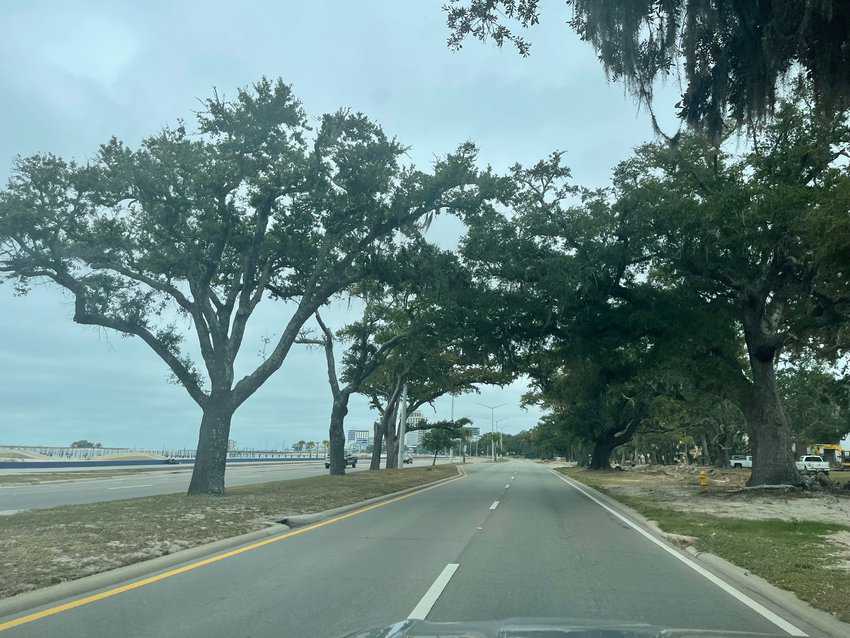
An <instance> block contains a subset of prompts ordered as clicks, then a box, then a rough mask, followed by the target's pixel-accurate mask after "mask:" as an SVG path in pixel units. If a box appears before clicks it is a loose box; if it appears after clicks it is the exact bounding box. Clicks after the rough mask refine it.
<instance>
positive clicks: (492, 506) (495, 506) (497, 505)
mask: <svg viewBox="0 0 850 638" xmlns="http://www.w3.org/2000/svg"><path fill="white" fill-rule="evenodd" d="M497 507H499V501H493V504H492V505H491V506H490V509H491V510H494V509H496V508H497Z"/></svg>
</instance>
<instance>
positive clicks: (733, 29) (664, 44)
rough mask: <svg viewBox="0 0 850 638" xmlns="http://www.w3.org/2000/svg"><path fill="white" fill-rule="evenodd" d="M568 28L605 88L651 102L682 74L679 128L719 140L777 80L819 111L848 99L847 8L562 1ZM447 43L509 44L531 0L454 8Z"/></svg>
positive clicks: (755, 111) (830, 2) (762, 108)
mask: <svg viewBox="0 0 850 638" xmlns="http://www.w3.org/2000/svg"><path fill="white" fill-rule="evenodd" d="M566 4H567V6H568V7H570V8H571V10H572V17H571V19H570V21H569V23H570V25H571V26H572V28H573V29H574V30H575V31H576V33H578V35H579V37H581V39H582V40H585V41H587V42H590V43H591V44H592V45H593V47H594V49H596V52H597V54H598V56H599V59H600V61H601V62H602V64H603V65H604V67H605V71H606V73H607V74H608V76H609V77H610V78H611V79H613V80H620V81H623V82H625V84H626V86H627V87H628V89H629V90H630V91H631V92H632V93H633V94H634V95H635V96H636V97H637V98H638V99H639V100H641V101H642V102H644V103H647V104H651V101H652V94H653V86H654V83H655V82H656V80H659V79H662V78H666V77H676V76H677V74H678V73H682V75H683V77H682V79H683V94H682V99H681V101H680V102H679V103H678V104H677V107H678V108H679V115H680V117H681V118H682V119H683V120H684V121H685V122H687V124H688V125H690V126H692V127H694V128H697V129H701V130H705V131H706V132H708V133H710V134H712V135H715V136H716V135H719V134H720V132H721V131H722V130H723V128H724V127H726V126H729V125H740V124H746V125H753V124H757V123H759V122H761V121H763V120H764V119H765V118H767V117H769V116H770V115H771V114H772V112H773V106H774V104H775V102H776V97H777V91H778V90H780V89H781V87H782V85H783V83H784V82H788V81H790V80H794V79H796V80H801V81H805V82H809V83H810V84H811V87H812V90H813V94H814V96H815V99H816V101H817V104H818V106H819V107H820V108H823V109H826V110H834V109H836V108H840V107H841V106H842V105H845V104H846V103H847V102H848V97H850V2H847V0H566ZM446 12H447V18H448V25H449V28H450V29H451V35H450V37H449V45H450V46H452V47H453V48H459V47H460V46H461V44H462V41H463V39H464V38H465V37H466V36H468V35H471V36H473V37H476V38H479V39H481V40H488V39H492V40H494V41H495V42H496V43H497V44H498V45H500V46H501V45H502V44H503V43H504V42H512V43H513V44H514V45H516V47H517V49H518V50H519V52H520V53H521V54H522V55H527V54H528V53H529V51H530V43H529V42H528V41H527V40H525V39H524V38H523V37H522V34H521V33H522V30H524V29H526V28H527V27H530V26H533V25H534V24H536V23H537V22H538V20H539V19H540V8H539V0H454V1H452V2H450V3H449V4H448V5H446Z"/></svg>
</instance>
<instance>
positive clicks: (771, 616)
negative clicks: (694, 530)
mask: <svg viewBox="0 0 850 638" xmlns="http://www.w3.org/2000/svg"><path fill="white" fill-rule="evenodd" d="M552 473H553V474H554V475H555V476H557V477H558V478H559V479H561V480H562V481H564V483H566V484H567V485H569V486H570V487H572V488H574V489H576V490H578V491H579V492H581V493H582V494H584V495H585V496H586V497H587V498H589V499H590V500H591V501H593V502H594V503H596V504H597V505H599V507H601V508H602V509H604V510H605V511H607V512H608V513H610V514H613V515H614V516H616V517H617V518H618V519H620V520H621V521H623V522H624V523H625V524H626V525H628V526H629V527H631V528H632V529H633V530H635V531H636V532H638V533H639V534H641V535H642V536H643V537H645V538H647V539H649V540H650V541H652V542H653V543H655V544H656V545H658V547H660V548H661V549H663V550H664V551H665V552H667V553H668V554H670V555H671V556H674V557H675V558H678V559H679V560H680V561H682V562H683V563H684V564H685V565H687V566H688V567H690V568H691V569H693V570H694V571H695V572H697V573H698V574H699V575H700V576H703V577H705V578H706V579H708V580H709V581H711V582H712V583H714V584H715V585H717V586H718V587H720V589H722V590H723V591H725V592H726V593H727V594H729V595H730V596H732V597H733V598H735V599H736V600H738V601H739V602H741V603H743V604H744V605H746V606H747V607H749V608H750V609H752V610H753V611H754V612H756V613H757V614H759V615H760V616H762V617H763V618H765V619H767V620H769V621H770V622H772V623H773V624H774V625H776V626H777V627H779V628H780V629H782V630H783V631H784V632H785V633H787V634H789V635H791V636H800V637H801V638H807V637H808V635H809V634H807V633H806V632H804V631H803V630H802V629H800V628H799V627H797V626H795V625H792V624H791V623H790V622H788V621H787V620H785V619H784V618H782V617H781V616H779V615H777V614H775V613H773V612H772V611H770V610H769V609H768V608H767V607H765V606H764V605H762V604H761V603H759V602H756V601H755V600H753V599H752V598H750V597H749V596H747V595H746V594H745V593H744V592H742V591H740V590H739V589H736V588H735V587H733V586H732V585H730V584H729V583H727V582H726V581H725V580H723V579H722V578H719V577H717V576H715V575H714V574H712V573H711V572H710V571H708V570H707V569H705V568H704V567H702V566H700V565H698V564H697V563H695V562H694V561H692V560H691V559H690V558H688V557H687V556H683V555H682V554H680V553H679V552H677V551H675V550H674V549H672V548H670V547H668V546H667V545H666V544H664V543H662V542H661V541H660V540H659V539H657V538H655V536H653V535H652V534H650V533H649V532H647V531H646V530H645V529H643V528H642V527H640V526H639V525H638V524H637V523H635V522H633V521H631V520H629V519H628V518H626V517H625V516H623V515H622V514H620V513H619V512H618V511H616V510H614V509H612V508H611V507H609V506H608V505H606V504H605V503H603V502H602V501H600V500H599V499H598V498H596V497H595V496H593V494H591V493H590V492H588V491H586V490H585V489H584V488H583V487H581V485H580V484H579V483H577V482H576V481H574V480H572V479H569V478H567V477H566V476H564V475H563V474H561V473H560V472H555V471H554V470H552Z"/></svg>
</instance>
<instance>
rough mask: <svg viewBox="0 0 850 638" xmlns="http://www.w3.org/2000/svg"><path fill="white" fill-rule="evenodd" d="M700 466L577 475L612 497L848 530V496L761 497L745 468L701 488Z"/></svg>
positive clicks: (716, 472) (715, 476) (714, 473)
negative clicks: (751, 485)
mask: <svg viewBox="0 0 850 638" xmlns="http://www.w3.org/2000/svg"><path fill="white" fill-rule="evenodd" d="M702 470H703V468H699V467H698V466H661V467H659V466H644V467H639V468H635V469H629V470H625V471H612V472H584V471H582V470H576V469H571V470H570V472H571V473H572V472H578V473H579V474H580V475H581V478H580V480H586V481H587V482H589V483H590V484H591V485H593V486H594V487H596V486H597V485H598V486H600V487H602V488H604V489H605V490H606V491H608V492H609V493H610V494H611V495H612V496H615V497H624V498H625V499H629V498H639V499H640V498H649V499H651V500H652V501H654V502H655V503H657V504H658V505H662V506H664V507H668V508H670V509H675V510H677V511H681V512H695V513H697V512H698V513H705V514H710V515H712V516H722V517H727V518H739V519H746V520H767V519H778V520H782V521H817V522H822V523H837V524H839V525H848V526H850V491H848V494H847V496H843V495H841V494H835V493H828V492H803V493H761V492H756V491H752V492H751V491H742V488H743V487H744V485H745V483H746V481H747V478H749V472H748V471H746V470H732V469H729V470H720V469H715V468H710V469H708V470H706V475H707V476H708V479H709V484H708V487H707V488H701V487H700V485H699V474H700V471H702Z"/></svg>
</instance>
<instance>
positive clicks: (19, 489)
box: [0, 459, 447, 512]
mask: <svg viewBox="0 0 850 638" xmlns="http://www.w3.org/2000/svg"><path fill="white" fill-rule="evenodd" d="M440 462H447V461H446V460H440V459H438V463H440ZM430 463H431V460H430V459H414V462H413V465H412V466H413V467H422V466H425V465H430ZM405 467H411V466H410V465H407V466H405ZM368 469H369V464H368V463H360V462H358V464H357V468H356V469H352V468H348V469H347V471H348V472H361V471H364V470H368ZM326 473H327V470H326V469H325V467H324V464H323V463H312V462H311V463H310V464H309V465H308V466H300V465H289V464H286V465H279V466H272V465H262V466H249V467H241V466H231V467H228V468H227V472H226V473H225V485H227V486H228V487H234V486H237V485H253V484H257V483H268V482H271V481H283V480H291V479H298V478H308V477H311V476H321V475H323V474H326ZM190 478H191V470H187V471H173V470H172V471H163V472H144V473H141V474H135V475H127V476H119V477H112V478H103V479H98V478H96V479H84V480H80V481H69V482H64V481H63V482H56V483H44V484H40V485H8V486H0V511H5V512H9V511H20V510H30V509H44V508H48V507H58V506H61V505H77V504H83V503H98V502H101V501H113V500H120V499H127V498H137V497H142V496H157V495H161V494H175V493H179V492H183V491H185V490H186V489H187V488H188V487H189V480H190Z"/></svg>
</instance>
